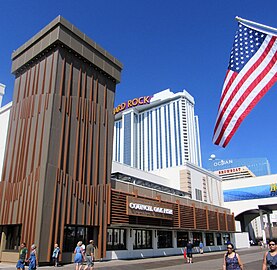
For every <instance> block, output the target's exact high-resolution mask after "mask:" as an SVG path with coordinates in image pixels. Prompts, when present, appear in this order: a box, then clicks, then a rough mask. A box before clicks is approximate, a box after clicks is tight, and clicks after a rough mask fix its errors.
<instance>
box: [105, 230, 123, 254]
mask: <svg viewBox="0 0 277 270" xmlns="http://www.w3.org/2000/svg"><path fill="white" fill-rule="evenodd" d="M125 249H127V247H126V230H124V229H108V230H107V250H125Z"/></svg>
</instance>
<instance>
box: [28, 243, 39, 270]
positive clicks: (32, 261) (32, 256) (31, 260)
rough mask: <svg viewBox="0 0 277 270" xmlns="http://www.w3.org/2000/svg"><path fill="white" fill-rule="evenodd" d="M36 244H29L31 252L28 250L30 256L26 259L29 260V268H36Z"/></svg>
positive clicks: (32, 269) (31, 269)
mask: <svg viewBox="0 0 277 270" xmlns="http://www.w3.org/2000/svg"><path fill="white" fill-rule="evenodd" d="M36 248H37V247H36V245H35V244H33V245H31V252H30V257H29V259H28V261H29V270H35V269H37V265H38V263H37V252H36Z"/></svg>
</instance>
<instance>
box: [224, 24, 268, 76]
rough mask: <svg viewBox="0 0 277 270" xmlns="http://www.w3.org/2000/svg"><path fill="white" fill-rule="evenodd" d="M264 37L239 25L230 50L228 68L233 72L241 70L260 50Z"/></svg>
mask: <svg viewBox="0 0 277 270" xmlns="http://www.w3.org/2000/svg"><path fill="white" fill-rule="evenodd" d="M265 37H266V35H265V34H263V33H261V32H259V31H256V30H252V29H249V28H248V27H246V26H242V25H241V24H239V29H238V31H237V33H236V35H235V38H234V44H233V47H232V50H231V55H230V61H229V68H230V69H233V70H234V71H239V70H241V69H242V68H243V67H244V65H245V64H246V63H247V62H248V61H249V59H250V58H251V57H252V56H253V55H254V54H255V53H256V51H257V50H258V49H259V48H260V46H261V44H262V43H263V41H264V39H265Z"/></svg>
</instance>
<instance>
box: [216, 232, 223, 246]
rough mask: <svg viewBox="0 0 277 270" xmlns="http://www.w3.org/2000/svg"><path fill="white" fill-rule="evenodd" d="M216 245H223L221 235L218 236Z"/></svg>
mask: <svg viewBox="0 0 277 270" xmlns="http://www.w3.org/2000/svg"><path fill="white" fill-rule="evenodd" d="M216 244H217V245H218V246H220V245H222V239H221V233H217V234H216Z"/></svg>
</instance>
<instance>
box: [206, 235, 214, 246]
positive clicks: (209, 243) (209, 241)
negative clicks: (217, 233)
mask: <svg viewBox="0 0 277 270" xmlns="http://www.w3.org/2000/svg"><path fill="white" fill-rule="evenodd" d="M206 246H214V234H213V233H206Z"/></svg>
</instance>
